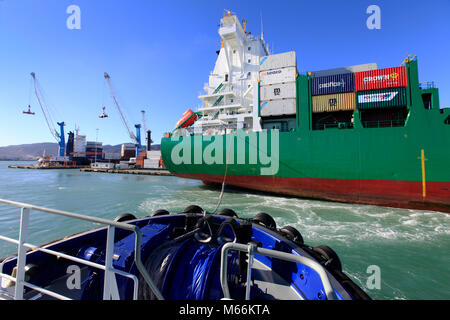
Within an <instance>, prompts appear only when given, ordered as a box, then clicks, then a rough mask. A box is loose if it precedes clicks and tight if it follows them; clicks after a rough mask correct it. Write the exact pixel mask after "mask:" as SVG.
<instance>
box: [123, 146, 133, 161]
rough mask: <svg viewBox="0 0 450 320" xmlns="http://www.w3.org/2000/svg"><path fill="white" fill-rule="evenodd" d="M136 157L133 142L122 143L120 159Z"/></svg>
mask: <svg viewBox="0 0 450 320" xmlns="http://www.w3.org/2000/svg"><path fill="white" fill-rule="evenodd" d="M134 157H136V146H135V145H134V144H122V149H121V152H120V158H121V160H126V161H128V160H130V158H134Z"/></svg>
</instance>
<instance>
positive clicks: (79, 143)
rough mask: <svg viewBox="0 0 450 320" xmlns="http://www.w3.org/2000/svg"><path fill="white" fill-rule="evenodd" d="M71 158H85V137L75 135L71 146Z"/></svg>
mask: <svg viewBox="0 0 450 320" xmlns="http://www.w3.org/2000/svg"><path fill="white" fill-rule="evenodd" d="M73 157H75V158H84V157H86V136H80V135H76V136H75V140H74V144H73Z"/></svg>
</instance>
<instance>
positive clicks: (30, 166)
mask: <svg viewBox="0 0 450 320" xmlns="http://www.w3.org/2000/svg"><path fill="white" fill-rule="evenodd" d="M8 168H13V169H38V170H46V169H58V170H61V169H85V168H86V167H85V166H48V167H44V166H39V165H35V164H11V165H9V166H8Z"/></svg>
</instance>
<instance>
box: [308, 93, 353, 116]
mask: <svg viewBox="0 0 450 320" xmlns="http://www.w3.org/2000/svg"><path fill="white" fill-rule="evenodd" d="M348 110H356V96H355V93H354V92H349V93H337V94H326V95H322V96H313V97H312V112H314V113H318V112H335V111H348Z"/></svg>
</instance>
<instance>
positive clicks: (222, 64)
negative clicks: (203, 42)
mask: <svg viewBox="0 0 450 320" xmlns="http://www.w3.org/2000/svg"><path fill="white" fill-rule="evenodd" d="M219 35H220V37H221V44H222V46H221V48H220V51H219V52H218V57H217V61H216V65H215V67H214V70H213V71H212V72H211V74H210V75H209V82H208V83H206V84H205V85H204V88H203V89H204V90H205V92H206V93H205V94H202V95H200V96H199V99H200V100H202V101H203V103H204V104H203V105H202V106H201V107H199V109H198V112H199V113H200V115H201V117H200V120H199V121H197V122H196V124H195V127H196V128H197V130H201V131H204V132H207V133H213V134H214V133H215V134H217V133H225V132H226V128H230V129H231V128H236V129H253V130H260V121H259V116H258V80H259V64H260V60H261V58H262V57H265V56H268V55H269V50H268V47H267V45H266V44H265V42H264V39H263V35H262V34H261V36H260V37H258V36H254V35H251V34H250V33H249V32H247V31H246V21H243V24H241V23H240V21H239V20H238V18H237V17H236V16H235V15H232V14H231V13H230V12H228V13H227V15H225V16H224V17H223V18H222V19H221V21H220V28H219Z"/></svg>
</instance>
